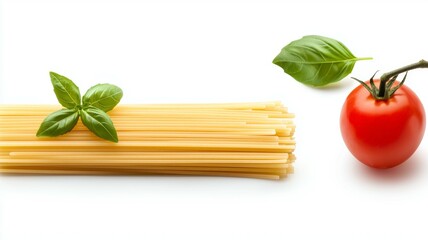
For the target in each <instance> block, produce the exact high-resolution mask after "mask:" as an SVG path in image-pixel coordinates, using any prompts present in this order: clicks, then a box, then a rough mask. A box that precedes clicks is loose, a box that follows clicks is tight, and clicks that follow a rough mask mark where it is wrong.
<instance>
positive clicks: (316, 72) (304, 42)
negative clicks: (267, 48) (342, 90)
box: [273, 35, 372, 87]
mask: <svg viewBox="0 0 428 240" xmlns="http://www.w3.org/2000/svg"><path fill="white" fill-rule="evenodd" d="M370 59H372V58H358V57H355V56H354V55H353V54H352V52H351V51H350V50H349V49H348V48H347V47H346V46H345V45H344V44H343V43H341V42H339V41H337V40H335V39H332V38H328V37H323V36H316V35H310V36H304V37H303V38H301V39H298V40H295V41H293V42H291V43H289V44H288V45H287V46H285V47H284V48H283V49H282V50H281V52H280V53H279V54H278V56H276V57H275V59H274V60H273V63H274V64H276V65H278V66H280V67H281V68H282V69H283V70H284V72H285V73H287V74H289V75H290V76H291V77H293V78H294V79H296V80H297V81H299V82H301V83H303V84H306V85H311V86H316V87H318V86H324V85H327V84H330V83H333V82H337V81H340V80H342V79H343V78H344V77H346V76H347V75H348V74H349V73H351V72H352V69H353V68H354V65H355V62H356V61H359V60H370Z"/></svg>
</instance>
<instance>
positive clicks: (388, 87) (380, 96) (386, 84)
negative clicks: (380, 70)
mask: <svg viewBox="0 0 428 240" xmlns="http://www.w3.org/2000/svg"><path fill="white" fill-rule="evenodd" d="M416 68H428V61H425V60H423V59H422V60H420V61H419V62H416V63H413V64H410V65H407V66H404V67H401V68H398V69H396V70H393V71H390V72H387V73H384V74H383V75H382V76H381V77H380V84H379V88H378V87H377V86H376V85H375V84H374V81H373V78H374V76H375V75H376V73H377V71H376V72H375V74H373V76H372V77H371V78H370V86H369V85H368V84H367V83H365V82H363V81H361V80H359V79H357V78H354V77H353V78H352V79H354V80H356V81H357V82H359V83H361V85H363V86H364V87H365V88H366V89H367V91H369V92H370V94H371V95H372V96H373V97H374V98H375V99H376V100H387V99H389V98H391V97H392V96H393V95H394V93H395V92H396V91H397V90H398V89H399V88H400V87H401V86H403V84H404V81H405V80H406V77H407V73H408V71H410V70H412V69H416ZM404 72H405V73H406V74H405V75H404V77H403V80H401V82H400V83H399V84H398V85H396V86H394V87H393V85H394V82H395V81H396V80H397V77H398V75H399V74H401V73H404Z"/></svg>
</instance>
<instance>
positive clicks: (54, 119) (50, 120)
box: [36, 109, 79, 137]
mask: <svg viewBox="0 0 428 240" xmlns="http://www.w3.org/2000/svg"><path fill="white" fill-rule="evenodd" d="M78 120H79V113H78V112H77V111H76V110H70V109H61V110H58V111H56V112H53V113H51V114H49V115H48V116H47V117H46V118H45V120H43V122H42V124H41V125H40V128H39V130H38V131H37V134H36V135H37V136H38V137H42V136H49V137H55V136H59V135H63V134H65V133H68V132H70V131H71V130H72V129H73V128H74V126H76V124H77V121H78Z"/></svg>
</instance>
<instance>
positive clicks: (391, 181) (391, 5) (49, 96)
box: [0, 0, 428, 240]
mask: <svg viewBox="0 0 428 240" xmlns="http://www.w3.org/2000/svg"><path fill="white" fill-rule="evenodd" d="M427 9H428V4H427V3H426V2H425V3H424V2H423V1H412V0H407V1H389V2H388V1H380V2H379V3H377V2H376V1H367V2H365V1H353V2H345V1H301V0H299V1H277V2H273V1H260V2H256V1H212V2H207V1H171V2H168V1H147V2H143V1H131V0H128V1H119V0H117V1H113V0H111V1H101V0H100V1H96V0H85V1H84V0H78V1H63V0H61V1H46V0H44V1H30V0H28V1H24V0H2V1H1V12H0V18H1V29H0V47H1V48H0V50H1V58H0V61H1V62H0V67H1V69H0V103H2V104H9V103H51V104H52V103H56V99H55V95H54V94H53V91H52V87H51V85H50V80H49V75H48V72H49V71H56V72H58V73H60V74H63V75H65V76H68V77H69V78H71V79H72V80H74V81H75V82H76V83H77V85H78V86H79V87H80V89H81V91H83V92H84V91H85V90H86V89H87V88H88V87H90V86H91V85H94V84H96V83H101V82H108V83H113V84H117V85H119V86H120V87H121V88H122V89H123V90H124V98H123V99H122V103H185V102H195V103H203V102H246V101H268V100H281V101H283V103H284V104H285V105H286V106H288V107H289V109H290V110H291V111H292V112H294V113H296V114H297V117H296V120H295V121H296V124H297V132H296V139H297V143H298V146H297V150H296V155H297V157H298V159H297V161H296V164H295V174H293V175H291V176H289V177H288V178H287V179H285V180H283V181H266V180H256V179H237V178H217V177H68V176H60V177H48V176H40V177H34V176H32V177H22V176H0V239H1V240H22V239H43V240H50V239H51V240H54V239H55V240H57V239H66V240H67V239H70V240H71V239H73V240H75V239H273V238H275V239H318V238H327V237H328V238H329V239H427V237H428V232H427V231H426V223H427V218H428V217H427V216H428V159H427V156H428V150H427V147H428V141H427V140H426V139H425V140H424V141H423V142H422V143H421V146H420V147H419V149H418V151H417V152H416V153H415V155H414V156H413V157H412V158H411V159H410V160H409V161H407V162H406V163H405V164H403V165H401V166H399V167H397V168H394V169H391V170H386V171H376V170H371V169H369V168H367V167H365V166H363V165H362V164H360V163H359V162H357V161H356V160H355V159H354V158H353V157H352V156H351V155H350V153H349V152H348V150H347V149H346V147H345V145H344V143H343V141H342V138H341V136H340V131H339V124H338V120H339V114H340V110H341V105H342V103H343V101H344V100H345V98H346V96H347V94H348V93H349V92H350V91H351V90H352V89H353V88H354V87H356V86H357V83H355V82H354V81H352V80H351V79H350V78H349V77H348V78H346V79H344V80H343V81H342V82H341V83H339V84H336V85H334V86H331V87H327V88H323V89H313V88H309V87H306V86H304V85H301V84H299V83H298V82H296V81H294V80H293V79H292V78H291V77H289V76H288V75H286V74H284V73H283V72H282V69H280V68H279V67H277V66H275V65H273V64H272V63H271V61H272V59H273V58H274V57H275V56H276V55H277V54H278V53H279V51H280V49H281V48H282V47H283V46H285V45H286V44H287V43H289V42H290V41H292V40H295V39H298V38H300V37H302V36H304V35H309V34H319V35H324V36H329V37H332V38H335V39H338V40H340V41H342V42H343V43H345V45H347V46H348V47H349V48H350V49H351V50H352V52H353V53H354V54H355V55H357V56H359V57H367V56H371V57H374V60H373V61H363V62H358V63H357V64H356V66H355V68H354V71H353V73H352V74H351V75H350V76H355V77H358V78H361V79H368V78H369V77H370V76H371V75H372V74H373V73H374V72H375V71H376V70H381V71H389V70H392V69H394V68H397V67H400V66H402V65H405V64H409V63H412V62H415V61H417V60H419V59H421V58H428V45H427V44H428V34H427V33H428V32H427V24H426V22H427V13H426V12H427ZM427 81H428V71H426V70H415V71H413V72H411V73H410V74H409V76H408V81H407V85H408V86H410V87H411V88H412V89H414V90H415V92H416V93H417V94H418V95H419V97H420V98H421V100H422V102H424V103H425V104H426V105H428V91H427V90H426V87H427V86H428V85H427Z"/></svg>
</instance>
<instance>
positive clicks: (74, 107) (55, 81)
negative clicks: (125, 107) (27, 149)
mask: <svg viewBox="0 0 428 240" xmlns="http://www.w3.org/2000/svg"><path fill="white" fill-rule="evenodd" d="M49 74H50V77H51V82H52V85H53V87H54V92H55V95H56V97H57V99H58V101H59V103H60V104H61V105H62V106H63V107H65V109H61V110H58V111H55V112H53V113H51V114H49V115H48V116H47V117H46V118H45V119H44V120H43V122H42V124H41V125H40V128H39V130H38V131H37V136H38V137H45V136H46V137H55V136H59V135H63V134H65V133H68V132H70V131H71V130H72V129H73V128H74V126H76V124H77V122H78V120H79V117H81V118H82V122H83V124H84V125H85V126H86V127H87V128H88V129H89V130H91V131H92V132H93V133H94V134H95V135H97V136H98V137H100V138H103V139H105V140H108V141H112V142H118V141H119V139H118V137H117V132H116V129H115V127H114V124H113V122H112V120H111V119H110V117H109V115H107V113H106V112H108V111H110V110H112V109H113V108H114V107H115V106H116V105H117V104H118V103H119V102H120V99H121V98H122V96H123V92H122V89H120V88H119V87H117V86H115V85H112V84H97V85H95V86H93V87H91V88H90V89H89V90H88V91H87V92H86V93H85V95H83V98H82V101H81V100H80V91H79V88H78V87H77V86H76V84H74V83H73V81H71V80H70V79H68V78H66V77H64V76H62V75H59V74H57V73H54V72H50V73H49Z"/></svg>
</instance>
